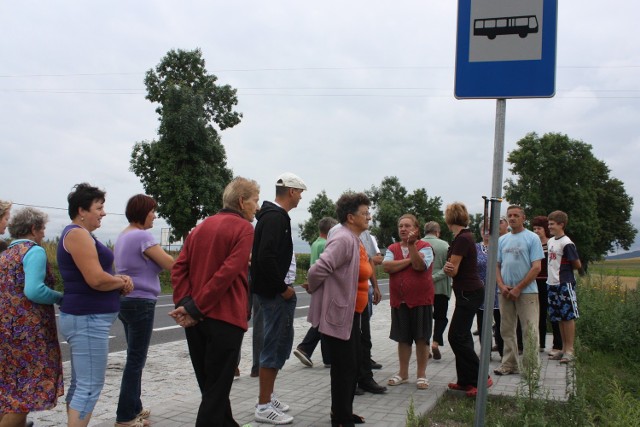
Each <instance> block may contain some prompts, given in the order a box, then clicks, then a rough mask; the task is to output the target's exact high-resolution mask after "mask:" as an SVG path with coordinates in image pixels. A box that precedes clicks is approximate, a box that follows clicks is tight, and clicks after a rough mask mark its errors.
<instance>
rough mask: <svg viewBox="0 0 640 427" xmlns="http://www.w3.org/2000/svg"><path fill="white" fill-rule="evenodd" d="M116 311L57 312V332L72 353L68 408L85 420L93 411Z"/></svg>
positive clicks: (105, 367)
mask: <svg viewBox="0 0 640 427" xmlns="http://www.w3.org/2000/svg"><path fill="white" fill-rule="evenodd" d="M117 315H118V313H104V314H87V315H83V316H76V315H73V314H67V313H63V312H60V332H61V333H62V335H63V336H64V339H65V340H67V342H68V343H69V350H70V352H71V384H70V385H69V391H68V392H67V403H68V404H69V407H70V408H71V409H73V410H76V411H78V412H79V413H80V415H79V416H80V419H84V418H85V417H86V416H87V415H88V414H90V413H91V412H93V408H95V406H96V403H97V402H98V398H100V393H101V392H102V387H103V386H104V376H105V373H106V371H107V357H108V356H109V330H110V329H111V325H113V322H114V321H115V320H116V317H117Z"/></svg>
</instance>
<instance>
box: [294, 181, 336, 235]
mask: <svg viewBox="0 0 640 427" xmlns="http://www.w3.org/2000/svg"><path fill="white" fill-rule="evenodd" d="M307 210H308V211H309V213H310V214H311V218H309V219H308V220H306V221H305V222H303V223H301V224H298V226H299V227H300V232H299V233H300V238H301V239H302V240H304V241H305V242H307V243H309V244H312V243H313V242H314V241H315V240H316V239H317V238H318V236H319V235H320V234H319V232H318V222H319V221H320V220H321V219H322V218H324V217H325V216H330V217H332V218H336V204H335V203H334V202H333V201H332V200H331V199H330V198H329V197H327V193H326V192H325V191H324V190H322V191H321V192H320V193H318V195H317V196H316V197H315V199H313V200H312V201H311V202H310V203H309V208H308V209H307Z"/></svg>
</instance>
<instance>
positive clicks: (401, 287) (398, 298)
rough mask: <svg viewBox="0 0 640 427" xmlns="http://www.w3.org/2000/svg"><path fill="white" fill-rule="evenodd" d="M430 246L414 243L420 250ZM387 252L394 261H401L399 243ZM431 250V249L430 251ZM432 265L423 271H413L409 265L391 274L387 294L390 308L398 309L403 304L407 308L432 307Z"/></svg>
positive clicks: (424, 243) (433, 290) (422, 242)
mask: <svg viewBox="0 0 640 427" xmlns="http://www.w3.org/2000/svg"><path fill="white" fill-rule="evenodd" d="M425 247H428V248H431V245H430V244H428V243H427V242H424V241H422V240H418V241H417V242H416V248H417V249H418V250H421V249H423V248H425ZM388 250H390V251H391V253H392V254H393V259H394V260H401V259H402V258H403V256H402V248H401V246H400V243H394V244H392V245H391V246H389V248H388ZM432 250H433V249H432ZM432 270H433V263H431V265H430V266H429V268H428V269H426V270H423V271H417V270H414V269H413V268H412V267H411V265H408V266H407V267H406V268H405V269H403V270H401V271H398V272H396V273H392V274H391V275H390V276H389V293H390V300H391V301H390V303H391V307H393V308H398V307H400V304H402V302H404V303H405V304H407V306H408V307H409V308H413V307H417V306H421V305H433V299H434V294H435V288H434V286H433V278H432V276H431V272H432Z"/></svg>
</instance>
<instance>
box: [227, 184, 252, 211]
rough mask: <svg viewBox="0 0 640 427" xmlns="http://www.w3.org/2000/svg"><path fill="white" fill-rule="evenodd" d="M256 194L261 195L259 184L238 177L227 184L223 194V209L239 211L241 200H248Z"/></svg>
mask: <svg viewBox="0 0 640 427" xmlns="http://www.w3.org/2000/svg"><path fill="white" fill-rule="evenodd" d="M256 194H260V186H259V185H258V183H257V182H255V181H254V180H252V179H247V178H243V177H241V176H237V177H235V178H234V179H232V180H231V182H229V184H227V186H226V187H225V189H224V192H223V193H222V207H223V208H225V209H233V210H236V211H239V210H240V199H241V198H242V199H244V200H247V199H249V198H251V197H252V196H255V195H256Z"/></svg>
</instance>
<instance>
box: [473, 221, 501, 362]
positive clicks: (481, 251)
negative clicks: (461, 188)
mask: <svg viewBox="0 0 640 427" xmlns="http://www.w3.org/2000/svg"><path fill="white" fill-rule="evenodd" d="M480 232H481V233H482V242H479V243H476V253H477V260H478V261H477V262H478V277H479V278H480V280H482V283H484V282H485V280H487V279H486V278H487V261H488V260H489V238H490V237H491V234H490V233H489V230H488V229H485V228H484V226H483V225H480ZM485 286H486V284H485ZM494 289H495V300H494V302H493V321H494V323H495V333H494V338H495V340H496V349H497V351H498V353H499V354H500V357H502V350H503V349H504V341H503V340H502V335H500V323H501V317H500V302H499V300H498V295H500V289H499V288H498V284H497V283H495V284H494ZM483 316H484V302H483V303H482V304H481V305H480V308H479V309H478V311H477V312H476V317H477V324H478V334H479V335H480V338H481V339H482V325H483V321H484V317H483Z"/></svg>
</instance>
